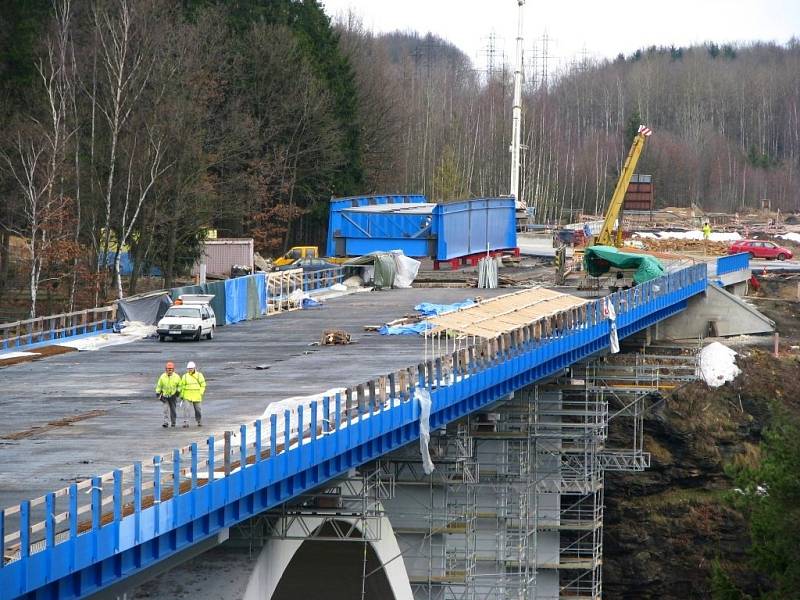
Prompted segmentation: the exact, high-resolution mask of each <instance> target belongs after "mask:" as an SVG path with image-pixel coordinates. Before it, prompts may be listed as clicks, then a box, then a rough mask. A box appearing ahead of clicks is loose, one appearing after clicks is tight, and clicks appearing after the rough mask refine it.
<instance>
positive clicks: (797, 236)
mask: <svg viewBox="0 0 800 600" xmlns="http://www.w3.org/2000/svg"><path fill="white" fill-rule="evenodd" d="M776 237H779V238H781V239H782V240H789V241H790V242H797V243H800V233H795V232H794V231H790V232H789V233H784V234H781V235H778V236H776Z"/></svg>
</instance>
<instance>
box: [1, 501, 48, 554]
mask: <svg viewBox="0 0 800 600" xmlns="http://www.w3.org/2000/svg"><path fill="white" fill-rule="evenodd" d="M44 513H45V515H44V547H45V548H47V549H50V548H52V547H53V546H55V544H56V532H55V526H56V495H55V494H54V493H53V492H50V493H49V494H47V495H46V496H45V497H44ZM0 561H2V555H0Z"/></svg>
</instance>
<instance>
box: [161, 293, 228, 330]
mask: <svg viewBox="0 0 800 600" xmlns="http://www.w3.org/2000/svg"><path fill="white" fill-rule="evenodd" d="M213 298H214V295H213V294H184V295H183V296H180V297H179V298H178V300H179V301H180V302H176V303H175V304H173V305H172V306H170V307H169V308H168V309H167V312H166V313H165V314H164V316H163V317H162V318H161V320H160V321H159V322H158V325H156V332H157V333H158V340H159V341H160V342H163V341H164V340H165V339H167V338H168V337H169V338H173V339H176V338H186V337H188V338H192V339H193V340H196V341H197V340H200V338H202V337H203V336H205V337H206V338H207V339H209V340H213V339H214V330H215V329H216V327H217V317H216V315H215V314H214V309H213V308H211V305H210V302H211V300H212V299H213Z"/></svg>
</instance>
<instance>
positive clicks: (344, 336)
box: [320, 329, 351, 346]
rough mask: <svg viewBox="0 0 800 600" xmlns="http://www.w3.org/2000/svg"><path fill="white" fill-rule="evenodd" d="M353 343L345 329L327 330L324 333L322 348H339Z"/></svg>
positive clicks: (321, 342)
mask: <svg viewBox="0 0 800 600" xmlns="http://www.w3.org/2000/svg"><path fill="white" fill-rule="evenodd" d="M349 343H351V341H350V334H349V333H347V332H346V331H344V330H343V329H326V330H325V331H323V332H322V339H321V340H320V344H321V345H322V346H338V345H346V344H349Z"/></svg>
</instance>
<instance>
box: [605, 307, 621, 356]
mask: <svg viewBox="0 0 800 600" xmlns="http://www.w3.org/2000/svg"><path fill="white" fill-rule="evenodd" d="M603 312H604V313H605V314H606V316H607V317H608V320H609V321H611V334H610V335H609V338H608V343H609V346H610V347H611V354H616V353H617V352H619V336H618V335H617V311H616V310H615V309H614V303H613V302H612V301H611V299H610V298H604V299H603Z"/></svg>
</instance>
